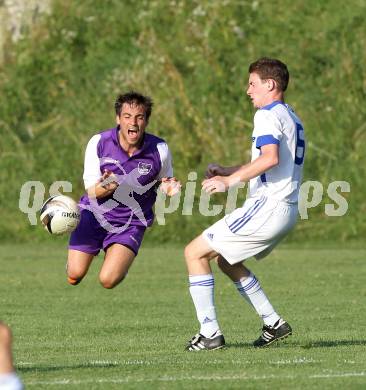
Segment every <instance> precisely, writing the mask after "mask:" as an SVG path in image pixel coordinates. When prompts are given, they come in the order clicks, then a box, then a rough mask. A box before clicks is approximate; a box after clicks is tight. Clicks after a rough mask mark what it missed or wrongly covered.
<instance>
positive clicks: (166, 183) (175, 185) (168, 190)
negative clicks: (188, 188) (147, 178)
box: [160, 177, 182, 196]
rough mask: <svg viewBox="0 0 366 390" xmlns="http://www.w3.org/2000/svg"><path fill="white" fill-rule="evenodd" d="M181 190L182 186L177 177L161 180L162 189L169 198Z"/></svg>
mask: <svg viewBox="0 0 366 390" xmlns="http://www.w3.org/2000/svg"><path fill="white" fill-rule="evenodd" d="M181 188H182V185H181V184H180V181H179V180H177V179H176V178H175V177H163V178H162V179H161V184H160V189H161V191H163V192H164V194H166V195H168V196H174V195H176V194H178V192H179V191H180V189H181Z"/></svg>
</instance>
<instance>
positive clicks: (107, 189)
mask: <svg viewBox="0 0 366 390" xmlns="http://www.w3.org/2000/svg"><path fill="white" fill-rule="evenodd" d="M117 187H118V182H117V181H116V178H115V175H114V174H113V173H112V172H111V171H108V170H105V171H104V173H103V175H102V177H101V178H100V179H99V181H98V182H97V183H96V184H94V185H93V186H91V187H89V188H88V189H87V193H88V196H89V197H91V198H97V199H100V198H105V197H106V196H108V195H111V194H112V193H113V192H114V191H115V189H116V188H117Z"/></svg>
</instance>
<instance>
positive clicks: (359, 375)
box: [0, 240, 366, 389]
mask: <svg viewBox="0 0 366 390" xmlns="http://www.w3.org/2000/svg"><path fill="white" fill-rule="evenodd" d="M310 248H311V246H310V245H308V246H307V247H306V248H300V247H298V246H295V245H291V246H282V248H280V249H278V250H277V251H275V252H274V253H273V254H272V255H271V256H270V257H269V258H267V259H266V260H263V262H262V263H257V262H255V261H250V262H248V265H249V266H250V268H251V269H252V270H253V271H254V272H255V273H256V275H257V277H258V278H259V279H260V281H261V283H262V286H263V287H264V289H265V291H266V292H267V293H268V295H269V296H270V298H271V300H272V303H273V304H274V306H275V307H276V308H277V310H278V311H279V312H280V313H281V314H282V315H283V316H284V317H285V318H286V319H288V321H289V322H290V323H291V325H292V326H293V328H294V335H293V336H292V337H291V338H288V339H287V340H286V341H285V342H283V343H281V344H278V345H276V346H273V347H271V348H269V349H266V350H254V349H253V348H251V342H252V341H253V340H254V339H255V338H256V337H257V336H258V335H259V330H260V326H261V324H260V321H259V319H258V318H257V316H256V315H255V313H254V312H253V311H252V310H251V309H250V308H249V306H248V305H247V304H246V302H245V301H244V300H243V299H242V298H241V297H240V296H239V294H238V293H237V292H236V291H235V289H234V287H233V285H232V284H231V283H230V282H229V281H228V280H227V279H226V278H225V277H224V276H223V275H221V274H219V272H218V270H217V268H216V266H215V270H214V271H215V275H216V303H217V311H218V316H219V320H220V325H221V328H222V330H223V332H224V334H225V337H226V341H227V348H226V349H225V350H221V351H213V352H201V353H188V352H184V351H183V347H184V345H185V343H186V341H187V340H188V339H189V338H190V337H191V336H192V335H193V334H194V333H195V332H196V331H197V322H196V319H195V313H194V310H193V305H192V303H191V298H190V296H189V293H188V289H187V280H186V279H187V278H186V273H185V268H184V263H183V258H182V248H181V247H172V246H170V247H169V246H168V247H160V248H158V247H155V248H149V247H146V246H145V247H144V248H142V250H141V253H140V255H139V256H138V258H137V259H136V262H135V264H134V265H133V267H132V269H131V271H130V273H129V275H128V278H127V279H126V280H125V281H124V282H123V283H122V284H121V285H120V286H118V287H117V288H116V289H114V290H105V289H103V288H102V287H101V286H100V285H99V283H98V278H97V274H98V270H99V268H100V264H101V261H102V257H98V258H97V259H95V263H94V264H93V265H92V267H91V269H90V272H89V274H88V275H87V277H86V278H85V280H84V281H83V282H82V283H81V284H80V285H79V286H77V287H72V286H68V285H67V284H66V282H65V271H64V265H65V256H66V250H65V245H64V242H63V241H57V240H55V241H53V242H52V241H51V242H50V243H49V244H48V245H41V244H40V245H35V244H32V245H17V246H16V247H14V246H12V245H10V244H7V245H1V246H0V253H1V257H0V270H1V273H0V314H1V315H0V317H1V318H2V319H3V320H4V321H5V322H7V323H8V324H9V325H11V327H12V329H13V333H14V355H15V360H16V366H17V369H18V372H19V374H20V376H21V377H22V380H23V381H24V383H25V384H26V387H27V388H28V389H53V388H70V389H120V388H128V389H142V388H149V389H150V388H159V389H183V388H187V389H203V388H207V389H208V388H210V389H223V388H225V389H243V388H248V389H280V388H281V389H283V388H286V389H300V388H301V389H325V388H326V389H329V388H346V389H357V388H359V389H361V388H365V385H366V370H365V366H366V352H365V346H366V338H365V334H364V329H365V316H364V314H365V308H366V307H365V295H366V289H365V283H364V271H365V257H366V251H365V250H364V249H361V246H359V247H358V246H357V245H355V246H353V247H352V249H347V248H345V247H343V248H341V247H336V248H333V247H331V246H330V247H328V248H326V249H322V248H320V247H319V246H317V247H316V248H315V249H310Z"/></svg>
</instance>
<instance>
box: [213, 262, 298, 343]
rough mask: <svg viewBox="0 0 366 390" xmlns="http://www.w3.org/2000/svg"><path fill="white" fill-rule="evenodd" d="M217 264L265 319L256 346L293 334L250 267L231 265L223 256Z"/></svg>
mask: <svg viewBox="0 0 366 390" xmlns="http://www.w3.org/2000/svg"><path fill="white" fill-rule="evenodd" d="M217 264H218V266H219V267H220V269H221V271H222V272H224V273H225V274H226V275H227V276H228V277H229V278H230V279H231V280H232V281H233V282H234V284H235V287H236V288H237V290H238V291H239V293H240V295H242V296H243V297H244V299H245V300H246V301H247V302H248V303H249V304H250V305H251V306H252V307H253V308H254V309H255V311H256V312H257V313H258V315H259V316H260V317H261V318H262V320H263V323H264V326H263V330H262V335H261V336H260V337H259V339H257V340H256V341H255V342H254V346H255V347H265V346H267V345H270V344H272V343H273V342H275V341H277V340H280V339H282V338H285V337H287V336H289V335H290V334H291V332H292V329H291V327H290V325H289V324H288V323H287V322H285V321H284V320H283V319H282V318H281V317H280V316H279V315H278V314H277V313H276V312H275V310H274V308H273V307H272V305H271V303H270V302H269V300H268V298H267V296H266V294H265V293H264V291H263V290H262V287H261V285H260V284H259V281H258V279H257V278H256V277H255V275H254V274H252V273H251V272H250V270H249V269H248V268H246V267H245V266H244V265H243V264H242V263H237V264H233V265H231V264H229V263H228V262H227V261H226V260H225V259H224V258H223V257H222V256H219V257H218V261H217Z"/></svg>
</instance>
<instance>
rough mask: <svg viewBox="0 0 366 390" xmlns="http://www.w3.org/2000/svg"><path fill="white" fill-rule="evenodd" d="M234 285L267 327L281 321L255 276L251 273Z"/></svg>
mask: <svg viewBox="0 0 366 390" xmlns="http://www.w3.org/2000/svg"><path fill="white" fill-rule="evenodd" d="M234 284H235V286H236V288H237V289H238V291H239V293H240V295H242V296H243V297H244V298H245V299H246V300H247V301H248V302H249V303H250V304H251V305H252V306H253V307H254V309H255V310H256V312H257V313H258V315H259V316H260V317H261V318H262V320H263V322H264V324H265V325H269V326H273V325H274V324H275V323H276V322H277V321H278V320H279V319H280V316H279V315H278V314H277V313H276V312H275V310H274V309H273V306H272V305H271V303H270V302H269V300H268V298H267V297H266V294H265V293H264V291H263V290H262V287H261V285H260V284H259V281H258V279H257V278H256V277H255V275H253V274H252V273H250V275H249V276H248V277H247V278H241V279H240V280H239V281H238V282H234Z"/></svg>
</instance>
